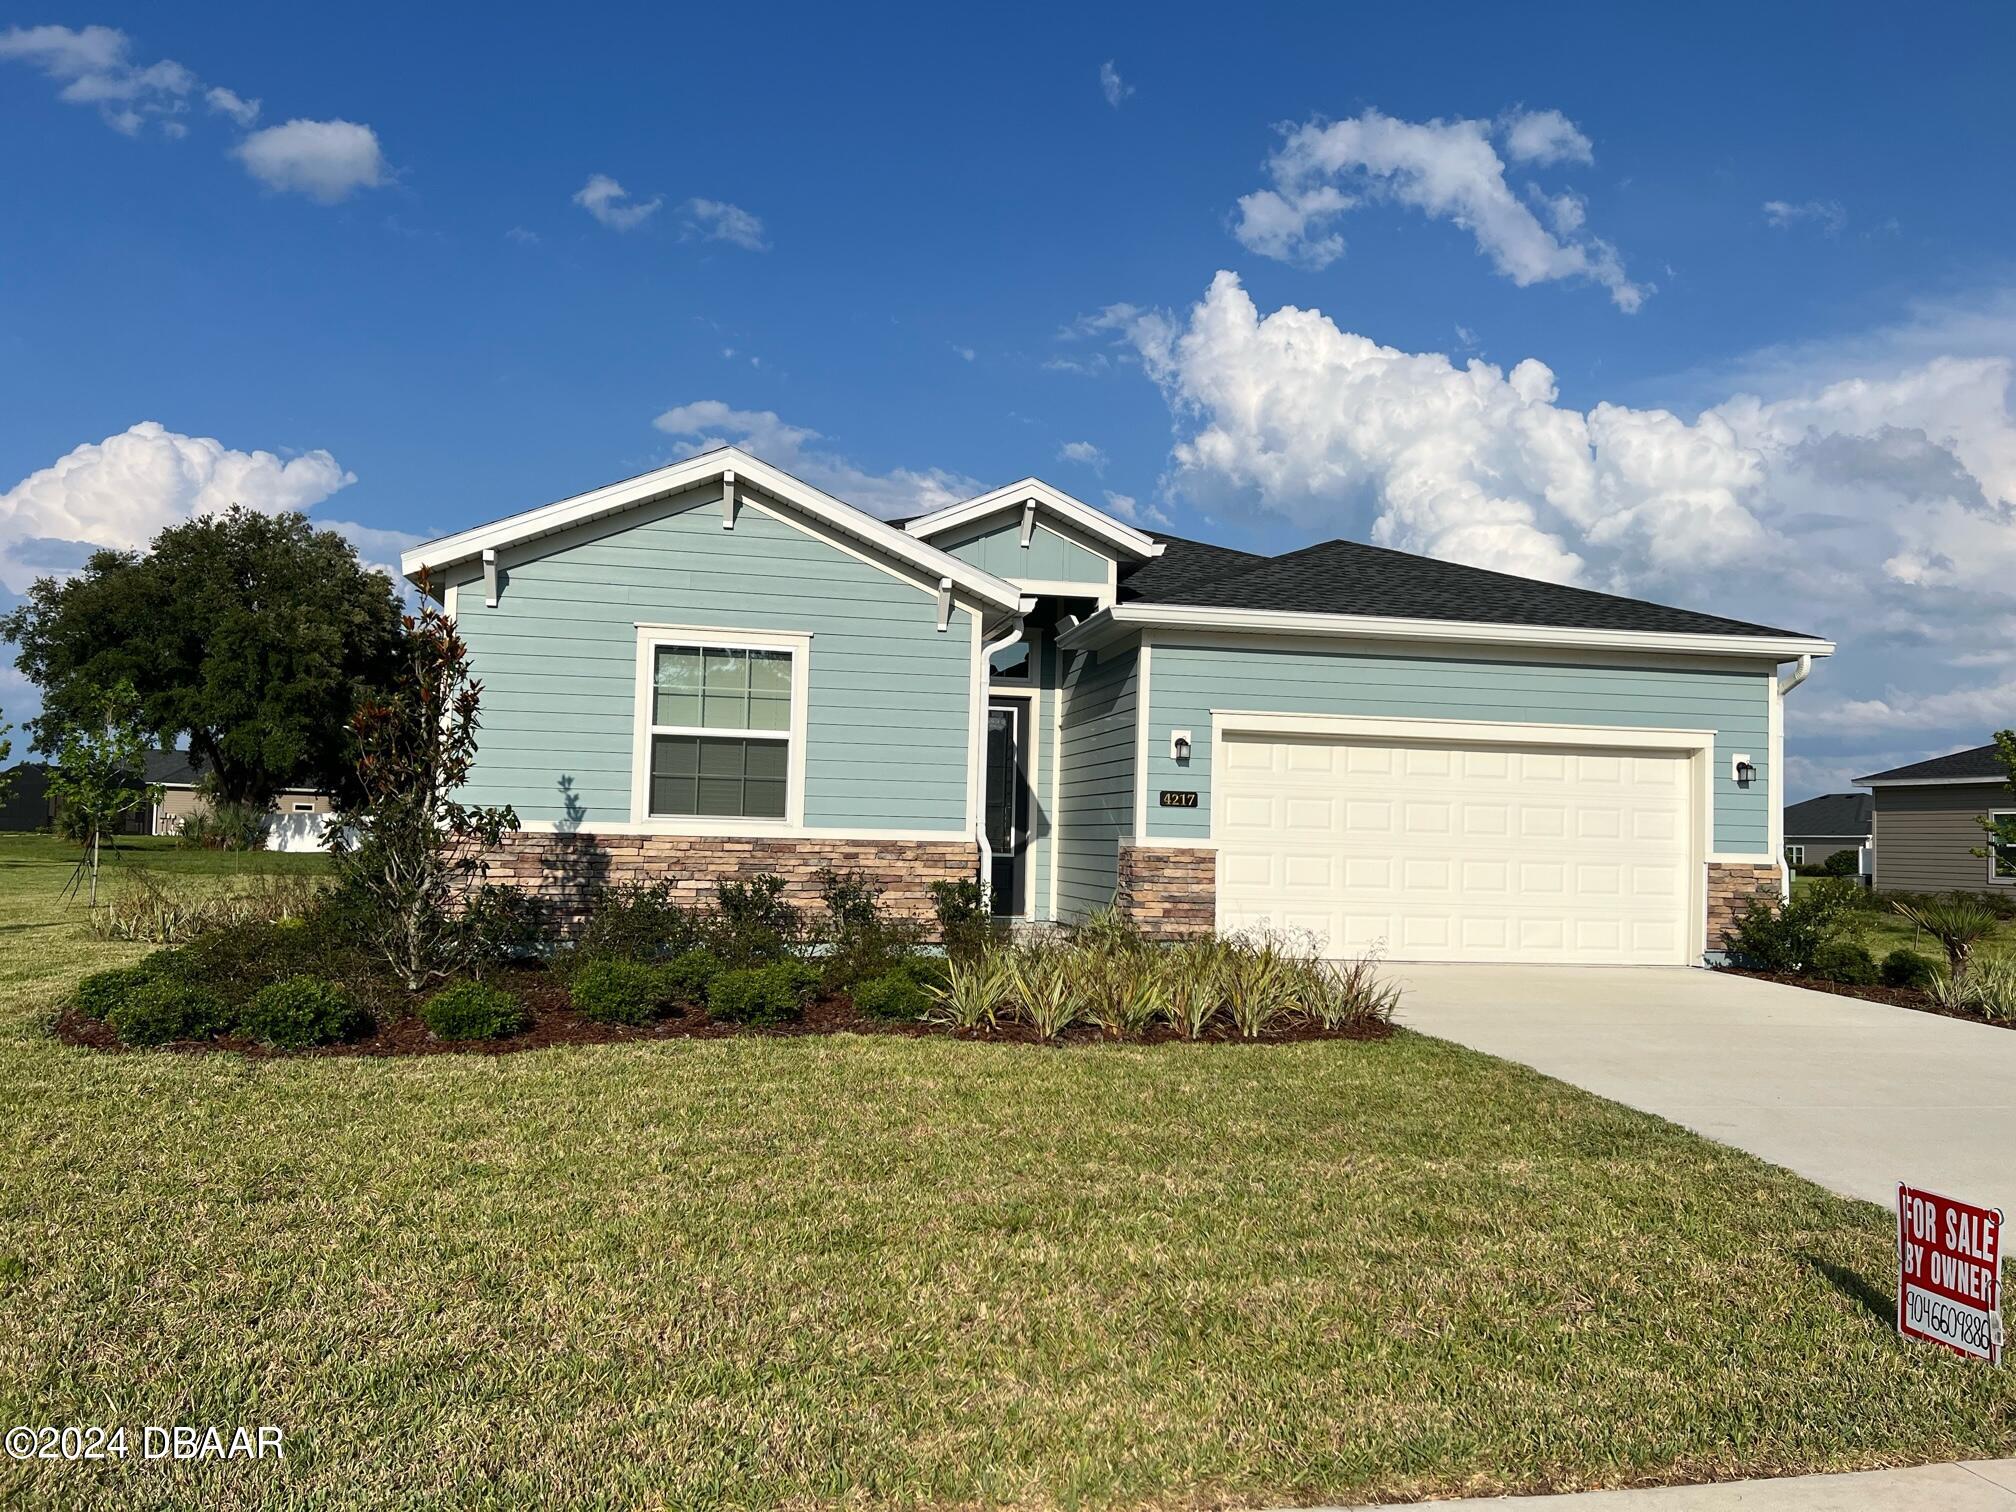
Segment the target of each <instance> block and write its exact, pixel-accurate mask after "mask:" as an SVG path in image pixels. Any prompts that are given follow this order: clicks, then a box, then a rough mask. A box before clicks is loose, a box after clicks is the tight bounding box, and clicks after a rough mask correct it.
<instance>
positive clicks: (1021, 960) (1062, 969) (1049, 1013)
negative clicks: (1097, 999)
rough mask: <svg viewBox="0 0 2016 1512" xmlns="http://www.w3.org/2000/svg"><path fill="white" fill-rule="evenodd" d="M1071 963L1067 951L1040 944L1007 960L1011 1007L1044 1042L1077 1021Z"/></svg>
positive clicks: (1018, 950)
mask: <svg viewBox="0 0 2016 1512" xmlns="http://www.w3.org/2000/svg"><path fill="white" fill-rule="evenodd" d="M1072 964H1073V963H1072V957H1071V954H1070V953H1069V952H1068V951H1066V950H1065V949H1063V948H1062V947H1061V946H1058V945H1053V944H1048V943H1043V942H1037V943H1033V944H1029V945H1024V946H1021V947H1020V948H1018V949H1017V950H1016V951H1015V952H1014V953H1013V954H1012V955H1010V956H1009V958H1008V978H1009V982H1010V984H1011V990H1012V993H1013V996H1014V1000H1015V1006H1016V1008H1017V1009H1018V1010H1019V1011H1020V1012H1021V1014H1022V1017H1023V1018H1024V1020H1026V1021H1027V1023H1028V1024H1029V1026H1030V1028H1032V1029H1034V1030H1035V1031H1036V1032H1037V1033H1038V1034H1040V1035H1042V1036H1043V1038H1045V1039H1055V1038H1056V1037H1057V1036H1058V1035H1060V1034H1062V1033H1063V1032H1064V1031H1065V1030H1066V1029H1068V1028H1070V1027H1071V1026H1072V1025H1073V1024H1075V1023H1076V1022H1078V1018H1079V1014H1080V1011H1081V1008H1080V1002H1079V998H1078V991H1077V987H1076V984H1075V983H1074V982H1073V981H1072V979H1071V970H1072Z"/></svg>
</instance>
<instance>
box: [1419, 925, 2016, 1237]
mask: <svg viewBox="0 0 2016 1512" xmlns="http://www.w3.org/2000/svg"><path fill="white" fill-rule="evenodd" d="M1391 971H1392V974H1393V975H1394V976H1395V977H1396V978H1398V979H1399V980H1400V981H1401V982H1402V983H1404V984H1405V986H1406V988H1407V991H1406V995H1405V996H1404V998H1403V999H1402V1002H1401V1008H1400V1021H1401V1022H1402V1023H1403V1024H1405V1025H1406V1026H1407V1027H1408V1028H1410V1029H1418V1030H1420V1031H1421V1032H1422V1033H1423V1034H1432V1035H1436V1036H1438V1037H1439V1038H1442V1039H1449V1040H1455V1041H1456V1042H1457V1043H1458V1044H1462V1045H1468V1046H1470V1047H1471V1048H1472V1049H1476V1050H1482V1051H1485V1052H1486V1053H1488V1054H1491V1055H1497V1056H1502V1057H1504V1058H1505V1059H1507V1060H1515V1061H1520V1062H1522V1063H1524V1064H1525V1065H1528V1066H1532V1067H1533V1068H1534V1069H1536V1070H1539V1071H1544V1072H1546V1073H1547V1075H1549V1076H1554V1077H1559V1078H1560V1079H1561V1080H1562V1081H1565V1082H1572V1083H1573V1084H1574V1085H1576V1086H1578V1087H1583V1088H1586V1089H1587V1090H1589V1091H1591V1092H1594V1093H1597V1094H1598V1095H1599V1096H1602V1097H1608V1098H1611V1099H1613V1100H1615V1101H1617V1102H1621V1103H1626V1104H1629V1105H1630V1106H1631V1107H1634V1108H1642V1109H1643V1110H1645V1111H1646V1112H1648V1113H1656V1114H1658V1115H1659V1116H1660V1117H1662V1118H1669V1119H1671V1120H1673V1122H1675V1123H1678V1124H1684V1125H1686V1126H1687V1127H1688V1128H1690V1129H1693V1130H1695V1131H1696V1132H1698V1133H1701V1134H1705V1135H1707V1136H1708V1137H1709V1138H1710V1139H1719V1140H1721V1141H1722V1142H1723V1143H1724V1144H1732V1145H1735V1146H1737V1147H1738V1148H1739V1149H1744V1150H1748V1151H1750V1152H1751V1153H1752V1154H1753V1155H1761V1156H1762V1157H1763V1158H1764V1159H1766V1160H1769V1161H1772V1162H1773V1163H1775V1164H1777V1165H1781V1166H1786V1167H1789V1168H1790V1169H1792V1170H1794V1171H1797V1172H1798V1173H1799V1174H1800V1175H1802V1176H1805V1177H1807V1178H1808V1179H1809V1180H1812V1181H1817V1182H1819V1183H1820V1184H1821V1185H1822V1186H1826V1187H1831V1188H1832V1189H1833V1190H1835V1191H1837V1192H1842V1193H1845V1194H1847V1195H1849V1196H1851V1197H1866V1198H1868V1199H1869V1200H1870V1201H1872V1202H1880V1203H1883V1204H1884V1205H1885V1206H1889V1205H1890V1204H1892V1203H1894V1202H1895V1200H1896V1195H1897V1183H1898V1182H1899V1181H1909V1182H1910V1183H1912V1184H1913V1185H1914V1186H1922V1187H1927V1188H1930V1189H1932V1190H1934V1191H1939V1192H1944V1193H1947V1194H1949V1195H1951V1196H1954V1197H1961V1198H1966V1199H1968V1200H1970V1201H1975V1202H1988V1203H1993V1204H1995V1205H1997V1206H2000V1207H2001V1208H2003V1209H2004V1211H2007V1212H2016V1030H2011V1029H1991V1028H1989V1027H1988V1026H1986V1025H1984V1024H1969V1023H1963V1022H1961V1021H1960V1020H1957V1019H1947V1018H1940V1017H1938V1016H1937V1015H1935V1014H1930V1013H1914V1012H1912V1011H1911V1010H1909V1009H1905V1008H1886V1007H1883V1006H1881V1005H1879V1004H1876V1003H1865V1002H1862V1001H1860V1000H1859V999H1856V998H1846V997H1835V996H1833V995H1832V994H1829V993H1823V992H1807V991H1805V990H1804V989H1802V988H1797V987H1780V986H1778V985H1777V984H1775V983H1772V982H1758V981H1752V980H1750V979H1748V978H1745V977H1735V976H1723V975H1721V974H1719V973H1716V972H1710V971H1696V970H1689V969H1687V968H1685V967H1672V968H1660V967H1614V968H1613V967H1597V966H1429V965H1417V964H1413V963H1406V962H1401V963H1396V964H1395V965H1394V966H1393V967H1392V968H1391Z"/></svg>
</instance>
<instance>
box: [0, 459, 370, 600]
mask: <svg viewBox="0 0 2016 1512" xmlns="http://www.w3.org/2000/svg"><path fill="white" fill-rule="evenodd" d="M355 481H356V475H355V474H353V473H351V472H349V471H348V470H346V469H345V468H344V467H342V466H341V465H340V464H339V463H338V462H337V461H336V459H335V458H334V457H332V456H331V455H330V454H329V453H328V452H326V451H319V450H318V451H310V452H303V453H302V454H301V455H299V456H296V457H291V458H287V459H285V460H282V459H281V458H280V457H278V456H276V455H275V454H274V453H272V452H269V451H250V452H244V451H236V450H234V449H232V448H231V447H228V446H226V445H225V444H224V443H223V442H222V441H217V440H213V439H211V438H210V437H207V436H184V435H180V434H177V433H176V432H174V431H171V430H169V429H168V428H167V427H165V426H163V425H161V424H160V423H159V422H158V421H153V420H144V421H142V422H141V423H140V424H138V425H136V426H134V427H133V428H132V429H131V430H127V431H122V432H121V433H120V434H118V435H116V436H108V437H107V438H106V439H105V440H103V441H92V442H87V443H85V444H84V445H82V446H79V447H77V448H76V449H75V450H73V451H71V452H69V453H68V454H67V455H65V456H62V457H59V458H58V459H57V460H56V461H55V462H53V463H51V464H50V465H49V466H47V467H44V468H41V469H39V470H37V471H35V472H33V473H30V474H29V475H28V476H27V477H25V478H23V479H22V480H21V481H20V482H19V483H16V484H15V485H14V486H13V487H12V488H10V489H8V490H7V491H6V492H5V493H4V494H0V586H4V587H6V588H7V589H10V590H12V591H13V592H16V593H19V592H21V591H23V590H25V589H26V588H27V586H28V584H29V583H30V582H32V581H33V580H34V579H35V578H37V577H41V576H45V575H47V574H49V573H51V572H61V571H64V570H67V569H72V568H75V567H77V566H79V565H81V563H82V561H83V559H84V557H85V556H86V555H87V554H88V552H89V551H90V549H91V548H93V547H101V546H110V547H115V548H119V549H122V550H134V549H138V548H140V547H143V546H145V545H146V544H147V543H148V542H149V541H151V540H152V539H153V538H154V537H155V536H156V535H157V534H158V533H159V532H160V531H161V530H162V529H164V528H165V527H167V526H169V525H173V524H175V523H177V522H178V521H181V520H186V519H189V518H191V517H193V516H195V515H200V514H209V513H212V512H214V511H216V510H220V509H227V508H229V507H230V506H231V505H233V504H243V505H244V506H245V507H246V508H248V509H257V510H261V511H263V512H266V513H269V514H270V513H278V512H280V511H282V510H290V509H298V510H306V509H310V508H312V507H313V506H315V505H317V504H319V503H321V502H322V501H323V500H324V499H326V498H328V497H329V496H330V495H331V494H333V493H335V492H336V491H337V490H338V489H340V488H343V487H346V486H347V485H349V484H351V483H354V482H355Z"/></svg>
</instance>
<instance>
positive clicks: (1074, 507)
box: [903, 478, 1162, 560]
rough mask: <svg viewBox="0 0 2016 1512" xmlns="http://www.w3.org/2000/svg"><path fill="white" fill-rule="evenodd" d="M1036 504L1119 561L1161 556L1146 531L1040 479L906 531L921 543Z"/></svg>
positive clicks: (907, 525) (936, 514)
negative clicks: (1121, 559)
mask: <svg viewBox="0 0 2016 1512" xmlns="http://www.w3.org/2000/svg"><path fill="white" fill-rule="evenodd" d="M1031 503H1033V504H1035V506H1036V508H1037V509H1038V510H1039V511H1042V510H1047V511H1049V512H1050V513H1051V514H1054V515H1056V516H1057V517H1058V518H1059V519H1061V520H1065V521H1067V522H1068V523H1070V524H1072V525H1075V526H1076V527H1077V528H1078V529H1079V530H1081V531H1083V532H1084V533H1085V534H1086V535H1088V536H1091V537H1092V538H1093V539H1094V540H1096V541H1100V542H1103V543H1104V544H1105V545H1107V546H1110V547H1112V548H1113V550H1114V551H1115V552H1116V553H1118V554H1119V556H1120V557H1122V558H1125V559H1133V560H1146V559H1147V558H1149V557H1153V556H1159V555H1160V554H1161V550H1162V548H1161V547H1160V546H1159V545H1158V544H1157V543H1156V540H1155V537H1153V536H1152V535H1149V534H1148V533H1147V532H1146V531H1142V530H1136V529H1135V528H1134V527H1133V526H1132V525H1129V524H1127V523H1125V522H1124V521H1121V520H1116V519H1114V518H1113V516H1111V515H1109V514H1107V513H1106V512H1105V511H1104V510H1101V509H1094V508H1093V507H1092V506H1091V505H1090V504H1087V503H1086V502H1085V501H1084V500H1083V499H1074V498H1073V497H1072V496H1071V495H1070V494H1067V493H1066V492H1064V490H1063V489H1061V488H1052V487H1051V486H1050V485H1049V484H1048V483H1045V482H1044V481H1043V480H1042V479H1041V478H1024V479H1022V481H1021V482H1019V483H1010V484H1009V485H1008V486H1007V487H1005V488H996V489H993V490H991V491H989V492H987V493H984V494H981V495H980V496H979V497H978V498H973V499H967V500H965V501H964V502H962V503H958V504H952V505H948V506H947V507H945V508H944V509H939V510H934V511H932V512H931V513H930V514H927V515H918V516H916V517H915V518H914V519H910V520H906V521H904V522H903V528H904V529H905V530H906V531H908V532H909V533H910V534H911V535H913V536H917V537H919V538H920V539H928V538H930V537H932V536H938V535H943V534H945V533H946V532H947V531H949V530H954V529H956V528H958V527H959V526H961V525H966V524H970V523H972V522H973V521H975V520H984V519H985V518H987V516H989V515H993V514H1000V513H1002V512H1003V511H1005V510H1010V509H1021V508H1023V507H1025V506H1027V505H1029V504H1031Z"/></svg>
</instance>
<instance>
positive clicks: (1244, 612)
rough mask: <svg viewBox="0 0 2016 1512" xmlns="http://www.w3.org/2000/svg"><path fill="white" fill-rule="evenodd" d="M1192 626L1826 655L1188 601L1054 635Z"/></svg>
mask: <svg viewBox="0 0 2016 1512" xmlns="http://www.w3.org/2000/svg"><path fill="white" fill-rule="evenodd" d="M1145 625H1160V626H1168V627H1170V628H1183V627H1195V628H1199V629H1210V630H1230V631H1244V632H1257V633H1264V634H1276V635H1311V636H1334V637H1337V638H1339V639H1347V640H1348V639H1359V640H1382V641H1384V640H1409V641H1429V642H1433V641H1452V642H1461V643H1467V644H1470V645H1496V646H1531V647H1537V648H1545V647H1549V646H1560V647H1582V648H1589V649H1597V650H1606V651H1647V652H1679V653H1682V654H1689V655H1715V656H1737V657H1759V658H1764V659H1768V660H1770V661H1772V662H1774V663H1775V662H1782V661H1792V660H1795V659H1796V658H1798V657H1801V656H1829V655H1831V654H1832V653H1833V651H1834V643H1833V642H1832V641H1826V640H1817V639H1813V638H1811V637H1808V636H1803V635H1801V636H1777V635H1702V634H1698V633H1689V634H1681V633H1676V632H1671V631H1655V630H1583V629H1576V628H1573V627H1569V626H1557V625H1498V624H1490V623H1486V622H1484V621H1478V620H1432V619H1407V618H1404V617H1401V616H1398V615H1373V614H1311V613H1303V612H1291V611H1286V610H1274V609H1220V608H1210V607H1200V606H1197V605H1193V604H1116V605H1114V606H1113V607H1111V608H1109V609H1102V610H1100V611H1099V612H1098V613H1097V614H1095V615H1093V616H1092V617H1091V618H1090V619H1087V620H1086V621H1085V622H1084V623H1082V624H1080V625H1078V626H1077V627H1076V628H1075V629H1073V630H1071V631H1069V632H1067V633H1066V634H1064V635H1061V636H1059V637H1058V639H1057V644H1058V645H1059V646H1061V647H1063V648H1064V649H1065V650H1067V651H1081V650H1091V649H1096V648H1097V647H1098V646H1101V645H1103V644H1105V643H1106V642H1107V641H1109V640H1112V639H1115V638H1117V637H1118V636H1120V635H1123V634H1125V633H1126V632H1127V631H1128V630H1129V629H1130V628H1133V627H1135V626H1145Z"/></svg>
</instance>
